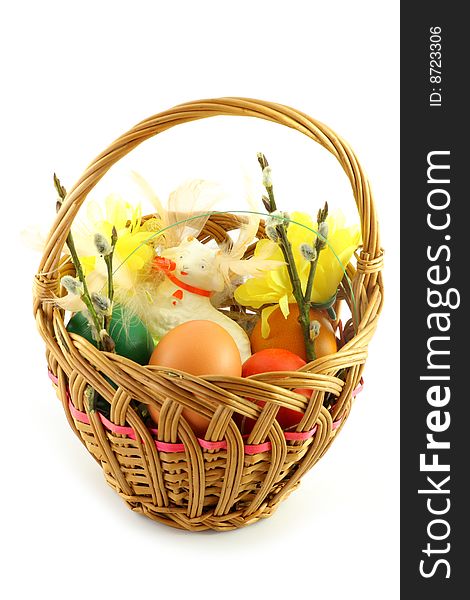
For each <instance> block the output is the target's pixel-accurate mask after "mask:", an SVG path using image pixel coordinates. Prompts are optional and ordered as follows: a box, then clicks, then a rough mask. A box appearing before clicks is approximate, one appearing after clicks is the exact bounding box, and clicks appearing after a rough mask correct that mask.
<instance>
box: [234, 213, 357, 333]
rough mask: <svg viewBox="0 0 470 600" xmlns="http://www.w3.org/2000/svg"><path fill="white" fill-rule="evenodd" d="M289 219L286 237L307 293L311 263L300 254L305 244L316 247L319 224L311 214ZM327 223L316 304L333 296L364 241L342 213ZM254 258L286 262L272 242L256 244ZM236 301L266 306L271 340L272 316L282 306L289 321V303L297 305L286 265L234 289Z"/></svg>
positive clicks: (266, 326) (264, 330)
mask: <svg viewBox="0 0 470 600" xmlns="http://www.w3.org/2000/svg"><path fill="white" fill-rule="evenodd" d="M290 220H291V223H289V226H288V228H287V238H288V240H289V242H290V244H291V246H292V253H293V255H294V260H295V265H296V267H297V272H298V274H299V278H300V281H301V286H302V291H303V293H304V294H305V291H306V287H307V279H308V274H309V271H310V262H309V261H308V260H307V259H306V258H305V257H304V254H303V253H302V252H301V246H302V244H305V243H308V244H311V245H312V246H314V245H315V241H316V237H317V236H316V234H315V231H316V229H317V224H316V222H314V221H313V220H312V218H311V217H310V216H309V215H308V214H305V213H300V212H294V213H292V214H291V215H290ZM326 222H327V224H328V238H327V245H326V247H325V248H324V249H323V250H321V252H320V253H319V258H318V263H317V267H316V271H315V278H314V280H313V288H312V295H311V299H310V300H311V302H314V303H317V304H323V303H326V302H328V301H329V300H330V299H331V298H332V297H334V295H335V294H336V291H337V289H338V285H339V283H340V281H341V279H342V278H343V276H344V273H345V267H346V265H347V264H348V262H349V260H350V259H351V256H352V255H353V253H354V251H355V250H356V249H357V247H358V246H359V244H360V241H361V234H360V230H359V226H358V225H353V226H346V220H345V217H344V215H343V214H342V213H341V212H340V211H337V212H335V213H333V214H331V215H329V216H328V217H327V219H326ZM254 256H255V258H256V257H261V256H262V257H263V258H265V259H266V258H267V259H271V260H280V261H282V260H284V257H283V254H282V252H281V249H280V247H279V245H278V244H277V243H276V242H273V241H271V240H269V239H263V240H260V241H259V242H258V243H257V244H256V248H255V252H254ZM235 300H236V301H237V302H238V303H239V304H241V305H242V306H250V307H252V308H261V307H262V306H265V308H264V309H263V311H262V328H261V329H262V335H263V337H268V335H269V324H268V318H269V316H270V314H271V313H272V312H273V311H274V310H275V309H276V308H277V306H278V305H279V307H280V309H281V311H282V314H283V315H284V317H286V318H287V316H288V315H289V303H294V302H295V298H294V295H293V292H292V283H291V281H290V279H289V274H288V271H287V267H286V265H285V264H284V265H283V266H281V267H277V268H275V269H272V270H271V271H265V272H264V273H263V274H262V275H261V276H260V277H257V278H253V279H248V280H247V281H246V282H245V283H243V284H242V285H241V286H239V287H238V288H237V289H236V290H235ZM266 305H268V306H266Z"/></svg>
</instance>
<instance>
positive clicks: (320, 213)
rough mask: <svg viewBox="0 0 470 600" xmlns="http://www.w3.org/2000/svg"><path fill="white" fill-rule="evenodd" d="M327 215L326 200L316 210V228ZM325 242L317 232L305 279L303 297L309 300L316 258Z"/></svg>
mask: <svg viewBox="0 0 470 600" xmlns="http://www.w3.org/2000/svg"><path fill="white" fill-rule="evenodd" d="M327 216H328V202H325V206H324V208H323V209H320V210H319V211H318V216H317V230H319V229H320V223H323V222H324V221H326V217H327ZM325 242H326V240H324V239H323V238H321V237H320V234H319V233H318V234H317V238H316V240H315V250H316V252H315V259H314V260H312V261H311V262H310V269H309V272H308V279H307V287H306V289H305V299H306V300H307V301H308V302H310V301H311V298H312V289H313V280H314V278H315V272H316V270H317V264H318V259H319V257H320V252H321V251H322V250H323V248H324V247H325Z"/></svg>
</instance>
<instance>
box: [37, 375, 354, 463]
mask: <svg viewBox="0 0 470 600" xmlns="http://www.w3.org/2000/svg"><path fill="white" fill-rule="evenodd" d="M48 374H49V378H50V379H51V381H52V382H53V383H54V384H55V385H57V384H58V383H59V380H58V378H57V377H56V376H55V375H54V374H53V373H51V371H48ZM362 389H363V381H362V379H361V383H360V385H359V386H358V387H357V388H356V389H355V390H354V391H353V393H352V395H353V396H356V395H357V394H359V392H361V391H362ZM69 408H70V413H71V414H72V416H73V417H74V419H76V420H77V421H79V422H80V423H84V424H86V425H89V424H90V419H89V418H88V415H87V414H86V413H84V412H82V411H80V410H78V409H77V408H76V407H75V406H74V405H73V404H72V402H71V400H70V398H69ZM98 415H99V418H100V420H101V422H102V423H103V425H104V427H105V428H106V429H107V430H108V431H111V432H112V433H115V434H117V435H125V436H126V437H128V438H130V439H131V440H135V439H136V436H135V433H134V430H133V429H132V427H125V426H124V427H123V426H122V425H116V424H115V423H112V422H111V421H110V420H109V419H107V418H106V417H105V416H104V415H102V414H101V413H98ZM341 421H342V419H339V420H338V421H334V422H333V425H332V429H333V430H334V429H337V428H338V427H339V426H340V424H341ZM317 428H318V425H315V427H314V428H313V429H311V430H310V431H284V437H285V439H286V440H287V441H304V440H308V439H309V438H311V437H313V436H314V435H315V432H316V431H317ZM150 432H151V433H152V435H153V436H154V437H157V435H158V430H157V429H150ZM243 438H244V439H247V438H248V435H244V436H243ZM197 441H198V443H199V445H200V446H201V447H202V448H204V449H205V450H225V449H226V448H227V441H226V440H222V441H220V442H210V441H208V440H204V439H202V438H197ZM154 442H155V446H156V448H157V450H160V451H161V452H184V451H185V447H184V444H181V443H169V442H161V441H160V440H156V439H154ZM270 450H271V442H263V443H262V444H245V454H260V453H261V452H269V451H270Z"/></svg>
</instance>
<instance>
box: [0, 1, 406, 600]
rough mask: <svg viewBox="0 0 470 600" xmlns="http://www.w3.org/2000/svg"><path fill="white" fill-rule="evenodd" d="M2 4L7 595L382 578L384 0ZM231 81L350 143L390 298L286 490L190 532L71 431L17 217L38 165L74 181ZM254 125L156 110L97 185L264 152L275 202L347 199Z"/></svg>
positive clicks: (388, 185)
mask: <svg viewBox="0 0 470 600" xmlns="http://www.w3.org/2000/svg"><path fill="white" fill-rule="evenodd" d="M3 13H4V14H3V16H2V19H1V24H0V50H1V55H2V63H3V67H2V76H1V77H2V88H3V92H2V96H1V103H2V110H1V113H0V119H1V123H0V125H1V136H2V141H1V150H0V152H1V163H0V164H1V166H2V178H1V182H0V194H1V206H2V236H1V238H0V241H1V244H2V249H1V250H2V254H1V256H2V271H3V281H2V284H1V290H2V293H1V301H2V308H1V310H2V321H3V332H4V334H3V336H2V343H3V350H2V353H1V356H2V382H1V386H2V399H1V403H2V406H1V414H2V424H3V428H2V437H1V439H2V447H3V454H2V460H1V462H2V470H3V472H2V479H1V480H2V490H1V495H0V501H1V503H2V507H1V517H2V524H1V537H2V545H3V547H4V550H6V558H4V559H3V561H2V564H1V566H0V570H4V573H3V574H2V576H1V580H0V581H1V583H0V585H1V586H2V588H4V589H3V591H4V596H5V597H7V598H11V599H15V598H26V597H46V594H47V597H48V598H50V599H55V598H64V597H66V598H70V599H74V598H83V597H88V598H104V597H106V596H107V595H109V596H111V595H112V596H114V595H116V594H118V595H119V596H121V597H126V596H127V597H131V596H132V597H137V596H139V597H143V596H144V595H148V596H149V597H157V596H161V597H185V596H191V597H193V598H208V597H213V598H219V597H226V598H245V597H250V598H262V597H271V598H294V597H297V596H299V597H305V598H310V597H324V596H327V597H328V598H331V599H333V600H336V599H339V598H343V597H347V598H352V599H356V598H357V599H360V600H368V599H374V600H375V599H378V598H380V599H381V600H388V599H392V598H393V599H395V598H398V595H399V594H398V579H399V570H398V568H399V567H398V541H399V538H398V535H399V531H398V522H399V521H398V517H399V487H398V459H399V451H398V449H399V430H398V423H399V395H398V383H399V380H398V345H399V339H398V323H399V308H398V297H399V287H398V259H399V254H398V244H399V207H398V202H399V195H398V182H399V164H398V142H399V139H398V125H399V109H398V101H399V87H398V83H399V82H398V64H399V63H398V56H399V55H398V39H399V35H398V33H399V32H398V17H399V14H398V2H388V3H378V2H373V1H372V0H371V1H365V0H357V1H356V2H348V1H345V0H343V1H337V2H334V3H326V2H313V1H308V0H306V1H300V0H290V1H289V2H286V1H284V2H276V1H271V2H267V1H258V2H249V1H246V0H239V1H238V2H236V3H235V2H233V3H224V2H217V1H213V2H211V1H209V0H199V1H198V2H190V1H182V0H180V1H179V2H175V3H169V2H157V1H154V2H146V1H140V2H138V1H137V2H133V3H128V2H119V1H114V2H107V1H102V2H89V1H82V2H67V3H64V2H51V1H47V0H44V1H43V2H37V3H36V2H24V1H23V2H21V1H20V2H15V3H10V6H9V7H8V8H7V9H6V14H5V9H4V10H3ZM226 95H237V96H248V97H254V98H256V97H258V98H265V99H269V100H274V101H277V102H281V103H284V104H288V105H291V106H294V107H296V108H299V109H300V110H302V111H304V112H306V113H309V114H310V115H312V116H314V117H316V118H318V119H319V120H321V121H323V122H325V123H327V124H328V125H330V126H331V127H332V128H333V129H334V130H335V131H336V132H338V133H339V134H340V135H341V136H343V137H344V138H346V139H347V140H348V141H349V143H350V144H351V145H352V147H353V148H354V150H355V152H356V153H357V155H358V157H359V158H360V160H361V162H362V164H363V166H364V168H365V169H366V171H367V172H368V174H369V177H370V180H371V182H372V185H373V190H374V192H375V198H376V204H377V207H378V213H379V218H380V223H381V233H382V244H383V246H384V247H385V249H386V268H385V272H384V276H385V286H386V304H385V308H384V311H383V313H382V318H381V321H380V323H379V328H378V331H377V334H376V337H375V338H374V340H373V341H372V343H371V345H370V357H369V359H368V362H367V365H366V371H365V381H366V385H365V390H364V392H363V393H362V394H361V395H360V396H359V397H358V399H357V402H356V404H355V406H354V408H353V411H352V413H351V416H350V419H349V421H348V423H347V425H346V427H345V428H344V429H343V431H342V433H341V435H340V436H339V437H338V439H337V440H336V442H335V444H334V445H333V447H332V448H331V449H330V451H329V452H328V453H327V454H326V456H325V457H324V458H323V459H322V461H321V462H320V463H319V464H318V465H317V466H316V467H315V468H314V469H313V470H312V471H310V472H309V473H308V474H307V475H306V476H305V477H304V479H303V481H302V484H301V486H300V487H299V489H298V490H297V491H296V492H295V493H294V494H292V495H291V496H290V498H288V500H287V501H286V502H285V503H283V504H282V505H281V507H280V508H279V509H278V511H277V512H276V513H275V514H274V515H273V516H272V517H271V518H270V519H266V520H263V521H261V522H259V523H257V524H255V525H253V526H250V527H247V528H245V529H242V530H238V531H234V532H230V533H224V534H214V533H201V534H195V533H186V532H183V531H178V530H173V529H171V528H169V527H164V526H162V525H159V524H156V523H153V522H151V521H149V520H147V519H145V518H144V517H141V516H138V515H136V514H134V513H132V512H131V511H129V510H128V509H127V508H126V507H125V505H124V504H123V503H122V501H121V500H120V499H119V497H118V496H117V495H116V494H115V493H114V492H113V490H112V489H111V488H109V487H108V486H107V485H106V484H105V482H104V479H103V476H102V473H101V471H100V470H99V469H98V468H97V465H96V464H95V463H94V461H93V460H92V459H91V457H89V456H88V455H87V453H86V452H85V450H84V448H83V447H82V445H81V444H80V442H79V441H78V440H77V439H76V438H75V436H74V435H73V434H72V432H71V431H70V429H69V427H68V425H67V423H66V420H65V418H64V416H63V413H62V409H61V406H60V404H59V402H58V401H57V400H56V397H55V394H54V391H53V389H52V387H51V385H50V382H49V380H48V379H47V376H46V371H45V367H46V365H45V359H44V349H43V345H42V341H41V339H40V338H39V336H38V335H37V333H36V331H35V324H34V320H33V318H32V311H31V281H32V278H33V274H34V272H35V270H36V268H37V264H38V263H39V255H37V254H34V253H33V252H32V251H31V250H30V249H28V248H25V247H24V246H23V245H22V243H21V242H20V241H19V236H18V233H19V231H20V230H22V229H24V228H25V227H27V226H30V225H31V224H34V223H39V224H43V225H44V224H45V225H50V224H51V223H52V220H53V216H54V202H55V194H54V191H53V189H52V185H51V174H52V172H53V171H54V170H55V171H56V172H57V173H59V174H60V176H61V177H62V179H63V182H64V183H65V184H66V185H69V186H70V185H71V184H72V183H73V181H74V180H75V179H76V178H77V177H78V176H79V175H80V173H81V172H82V170H83V168H84V167H85V166H86V164H87V163H88V162H89V161H90V160H91V159H92V158H93V157H94V156H95V155H97V154H98V153H99V152H100V151H101V150H102V149H104V148H105V147H106V146H107V145H108V144H109V143H110V142H111V141H112V140H113V139H114V138H116V137H117V136H118V135H120V134H121V133H123V132H124V131H125V130H127V129H128V128H129V127H130V126H132V125H133V124H135V123H136V122H138V121H140V120H141V119H143V118H145V117H147V116H149V115H151V114H154V113H156V112H159V111H161V110H164V109H167V108H169V107H171V106H173V105H175V104H177V103H180V102H184V101H186V100H192V99H198V98H210V97H219V96H226ZM242 121H244V120H242ZM215 122H216V121H215ZM250 124H251V125H250V126H249V127H245V125H242V124H240V128H238V127H233V126H232V125H228V124H227V123H225V122H224V123H222V122H221V124H220V129H218V126H215V125H210V124H209V121H203V122H201V123H198V124H195V125H194V126H188V127H187V129H186V131H184V128H182V129H181V133H180V132H179V131H177V130H172V131H171V132H168V133H167V134H164V135H162V136H161V138H158V139H157V140H155V141H153V142H152V143H150V144H149V145H148V151H149V154H146V155H145V156H144V154H145V153H144V152H143V151H142V153H141V154H140V155H139V153H137V154H136V157H135V158H132V159H131V158H129V161H128V162H125V161H124V163H123V165H122V172H121V173H119V172H118V173H117V174H116V177H117V179H116V180H114V181H113V185H116V181H119V177H121V179H122V177H123V175H122V174H123V173H124V175H125V173H126V172H128V170H129V169H130V168H136V169H139V170H140V171H141V172H142V174H143V175H144V176H146V177H147V178H148V179H149V180H150V181H151V182H152V184H153V185H154V186H155V187H156V189H157V191H158V192H159V193H160V194H161V195H162V196H163V197H164V196H165V194H166V193H167V192H168V191H169V190H170V189H171V187H172V186H173V185H174V184H175V183H176V184H177V183H178V178H185V177H186V176H200V177H210V178H216V177H217V172H219V171H220V174H221V177H222V178H224V180H225V181H228V182H230V180H231V181H233V182H235V181H238V180H239V177H240V172H241V170H240V164H241V163H243V165H241V167H242V168H248V169H249V168H250V165H252V163H251V161H252V159H253V154H252V153H253V152H255V151H257V150H263V151H265V152H266V154H268V156H269V157H270V159H271V162H272V164H273V165H274V168H275V173H276V177H278V182H279V186H280V188H279V190H280V194H281V198H282V199H283V202H285V205H286V207H287V205H289V203H292V206H295V207H298V208H301V209H302V208H303V209H304V210H307V209H308V208H311V209H312V210H313V211H316V209H317V207H318V206H319V204H320V203H321V202H323V200H325V199H327V200H329V201H330V203H331V204H332V205H335V206H336V205H337V206H341V207H342V208H343V209H344V210H345V211H346V212H348V214H349V212H351V208H352V207H353V200H352V196H351V194H350V192H349V189H348V187H347V182H345V177H344V175H343V174H342V172H341V169H340V167H339V166H338V165H337V164H336V163H335V161H334V159H332V158H330V156H329V155H327V153H326V152H325V151H324V150H322V149H321V148H319V147H318V148H317V147H316V145H315V144H313V143H312V142H310V141H308V140H302V141H299V139H298V138H299V136H298V135H295V134H293V133H292V132H290V131H289V132H287V133H285V132H284V130H283V129H282V128H276V127H274V129H273V126H266V125H265V124H264V123H258V122H257V121H254V120H253V121H250ZM206 127H207V129H206ZM251 127H252V128H253V129H252V128H251ZM280 130H281V131H280ZM172 136H174V138H173V137H172ZM290 144H292V146H291V145H290ZM260 145H261V146H262V147H260ZM152 153H153V154H152ZM149 156H153V158H152V159H150V158H149ZM221 157H222V158H221ZM176 159H177V160H178V162H176ZM139 161H141V162H139ZM237 161H238V162H237ZM239 163H240V164H239ZM247 165H248V166H247ZM255 166H256V165H255ZM103 185H104V184H103ZM234 185H235V183H234ZM290 186H292V187H290ZM96 192H97V198H99V197H100V195H99V193H98V192H99V190H97V191H96ZM232 206H233V205H232ZM289 206H290V205H289ZM288 208H289V207H288ZM351 214H354V213H351Z"/></svg>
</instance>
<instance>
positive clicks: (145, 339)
mask: <svg viewBox="0 0 470 600" xmlns="http://www.w3.org/2000/svg"><path fill="white" fill-rule="evenodd" d="M67 331H69V332H70V333H76V334H78V335H81V336H82V337H84V338H85V339H87V340H88V341H89V342H90V343H92V344H93V345H94V346H96V342H95V340H94V339H93V337H92V335H91V327H90V324H89V322H88V319H87V318H86V317H85V315H84V314H83V313H81V312H79V313H76V314H75V315H73V317H72V318H71V319H70V321H69V323H68V325H67ZM109 334H110V336H111V337H112V338H113V340H114V343H115V344H116V354H119V355H120V356H125V357H126V358H130V359H131V360H133V361H134V362H136V363H139V364H140V365H148V363H149V360H150V356H151V355H152V352H153V349H154V347H155V344H154V342H153V339H152V336H151V335H150V333H149V331H148V329H147V328H146V327H145V325H144V324H143V323H142V321H141V320H140V319H139V317H138V316H137V315H135V314H132V313H130V312H129V311H128V310H127V309H126V308H125V307H123V306H121V305H120V304H116V305H115V306H114V308H113V316H112V318H111V324H110V327H109Z"/></svg>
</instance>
